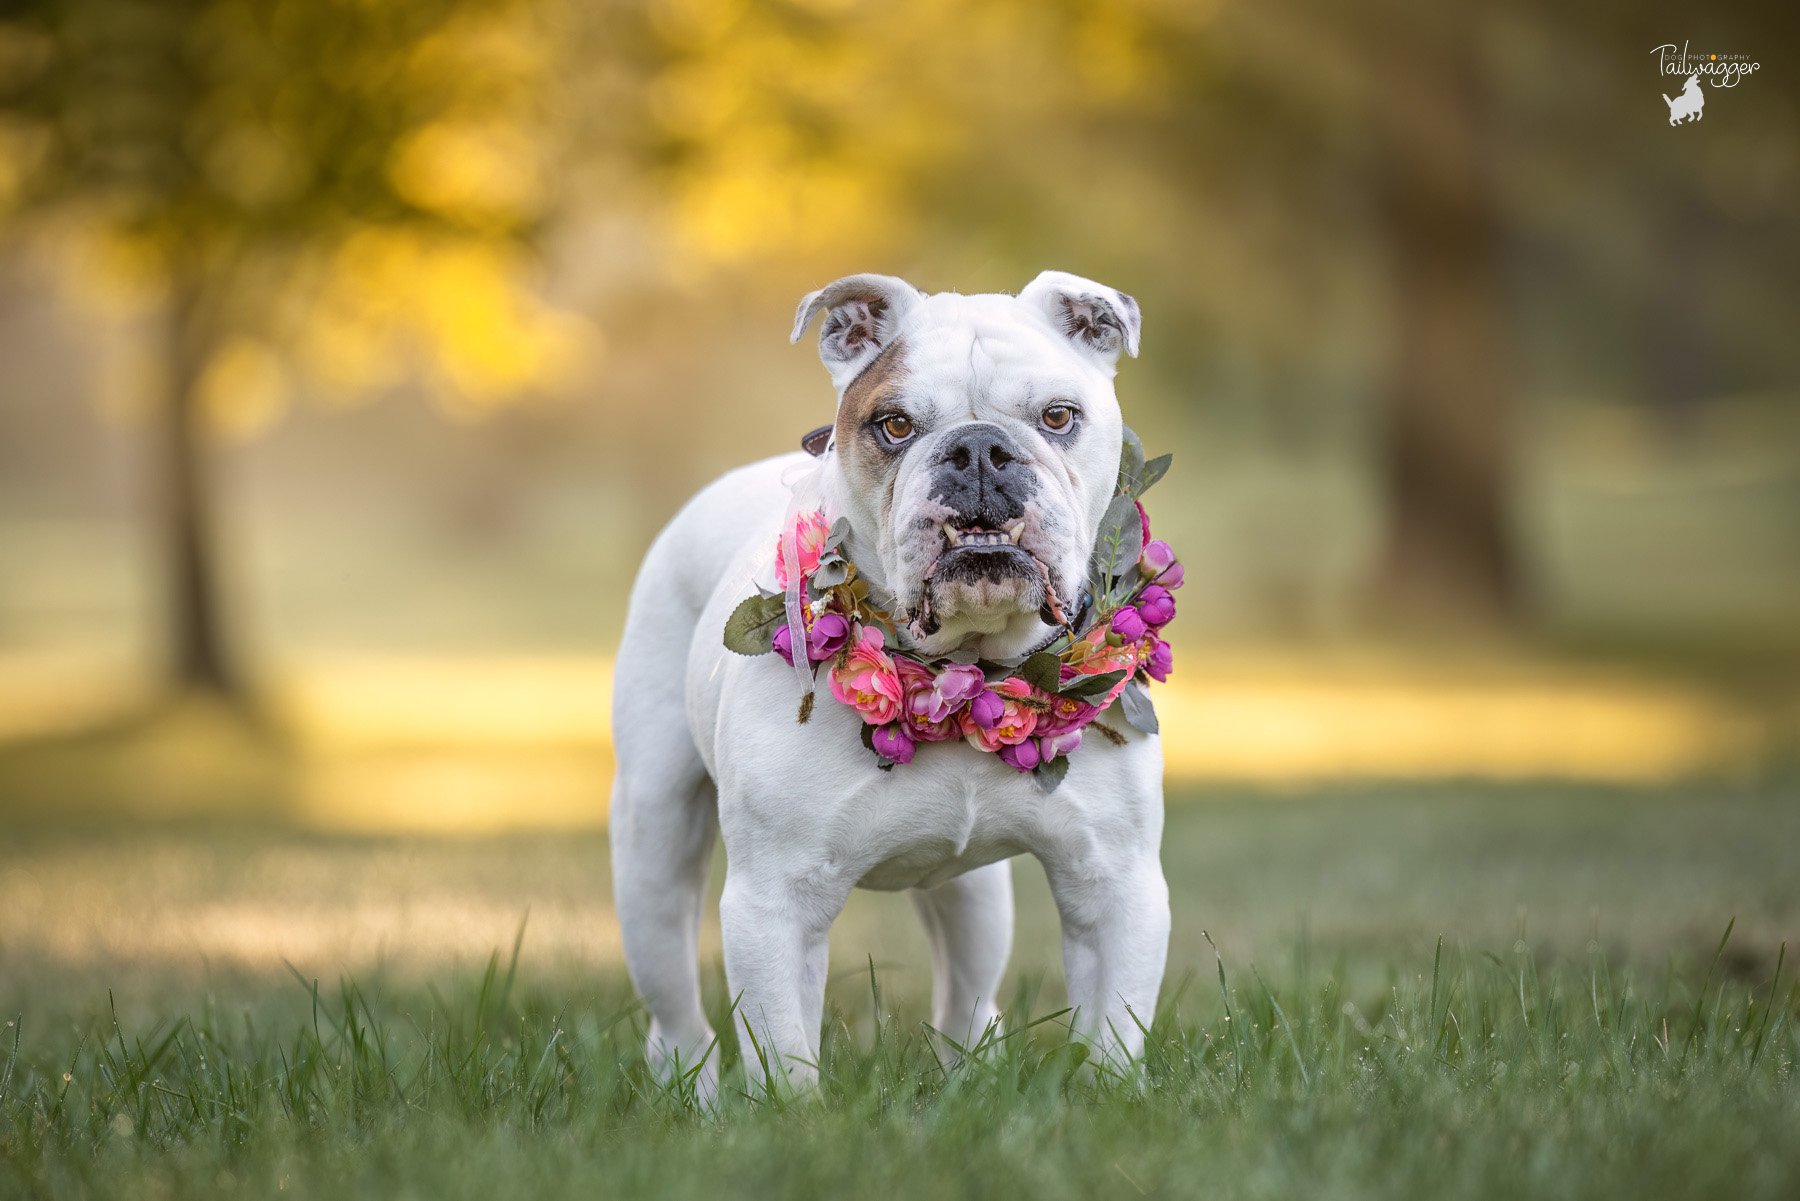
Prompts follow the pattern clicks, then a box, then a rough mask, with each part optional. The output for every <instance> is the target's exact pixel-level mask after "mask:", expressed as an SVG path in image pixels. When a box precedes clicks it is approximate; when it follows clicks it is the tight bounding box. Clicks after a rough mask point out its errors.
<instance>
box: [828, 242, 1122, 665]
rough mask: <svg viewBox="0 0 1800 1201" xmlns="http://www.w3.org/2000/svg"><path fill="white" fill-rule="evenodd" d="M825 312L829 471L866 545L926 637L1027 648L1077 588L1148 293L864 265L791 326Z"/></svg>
mask: <svg viewBox="0 0 1800 1201" xmlns="http://www.w3.org/2000/svg"><path fill="white" fill-rule="evenodd" d="M821 311H822V312H824V313H825V321H824V324H823V327H822V328H821V330H820V332H819V357H820V359H822V360H823V361H824V363H825V368H826V370H827V371H829V372H830V373H831V379H832V382H833V383H834V384H835V385H836V386H837V390H838V410H837V422H836V424H835V426H834V427H833V429H832V435H831V442H830V444H829V446H828V448H827V449H826V450H825V452H824V454H825V457H826V463H825V471H826V483H825V488H826V494H827V498H828V502H829V503H830V504H831V506H832V507H833V508H835V510H836V511H838V512H840V513H842V514H844V515H846V516H848V517H849V518H850V523H851V528H852V531H853V532H852V536H851V548H850V549H851V553H852V557H853V558H854V559H855V561H856V562H857V564H858V565H859V568H860V569H861V570H862V572H863V573H864V575H865V576H867V577H869V579H870V581H871V583H872V584H873V585H874V586H875V587H876V588H877V589H878V590H880V591H883V592H885V593H886V594H887V597H888V599H889V600H890V602H891V604H892V605H893V609H894V612H895V615H896V617H897V618H898V619H899V620H900V621H901V622H902V623H903V624H906V625H907V626H908V629H909V631H910V633H911V635H912V637H913V638H914V639H915V640H916V641H917V643H918V644H919V646H920V648H921V649H922V650H923V651H924V652H925V653H927V654H933V655H940V654H950V653H952V652H954V651H956V650H958V649H968V648H971V647H973V648H974V649H976V650H978V651H979V652H980V653H981V654H982V655H984V656H987V657H989V658H1003V657H1006V656H1009V655H1015V654H1019V653H1022V652H1023V651H1026V650H1029V649H1030V648H1031V647H1032V646H1033V645H1035V644H1036V643H1038V642H1040V641H1042V640H1043V639H1044V638H1045V637H1046V636H1047V634H1048V632H1049V624H1050V622H1051V621H1053V620H1054V619H1055V618H1056V617H1057V616H1058V615H1059V614H1067V616H1068V617H1069V618H1071V619H1072V618H1073V617H1074V616H1075V613H1076V609H1077V607H1078V606H1079V604H1080V601H1081V593H1082V589H1083V585H1084V582H1085V580H1086V578H1087V563H1088V557H1089V554H1090V553H1091V551H1092V549H1093V544H1094V537H1095V533H1096V531H1097V529H1098V527H1099V524H1100V519H1101V516H1102V515H1103V514H1104V513H1105V511H1106V506H1107V503H1108V502H1109V501H1110V500H1111V498H1112V495H1113V492H1114V490H1115V485H1116V482H1117V476H1118V466H1119V450H1120V438H1121V428H1122V422H1121V419H1120V415H1119V402H1118V398H1117V397H1116V396H1115V395H1114V393H1113V383H1112V381H1113V375H1114V373H1115V370H1116V367H1117V363H1118V359H1119V354H1120V352H1121V351H1125V352H1128V353H1130V354H1131V355H1133V356H1135V355H1136V354H1137V352H1138V329H1139V324H1140V323H1139V318H1138V307H1137V302H1136V301H1134V300H1132V298H1131V297H1129V296H1127V295H1126V294H1125V293H1123V292H1119V291H1116V290H1115V289H1113V288H1109V287H1106V286H1105V285H1103V284H1097V283H1094V282H1093V281H1092V280H1087V279H1081V278H1079V277H1078V276H1074V275H1068V274H1066V273H1064V272H1061V271H1046V272H1044V273H1043V274H1042V275H1040V276H1038V277H1037V278H1036V279H1035V280H1033V281H1032V282H1031V283H1030V285H1029V286H1027V287H1026V288H1025V290H1024V291H1023V292H1021V293H1020V294H1019V295H1017V296H1007V295H977V296H962V295H958V294H956V293H948V292H946V293H939V294H937V295H935V296H927V295H925V294H924V293H922V292H920V291H919V290H918V289H917V288H915V287H913V286H912V285H911V284H909V283H907V282H906V281H905V280H902V279H896V278H894V277H892V276H887V275H851V276H846V277H845V278H843V279H840V280H838V281H837V282H836V283H833V284H831V285H829V286H828V287H825V288H822V289H820V290H819V291H817V292H814V293H812V294H811V295H809V296H807V297H806V298H805V299H804V300H802V301H801V302H800V309H799V312H798V314H797V315H796V317H795V320H794V333H793V338H794V340H795V341H798V340H799V338H800V336H801V335H802V334H803V333H805V332H806V328H807V326H808V325H809V324H810V323H811V321H812V319H813V317H814V315H815V314H817V313H819V312H821ZM1047 619H1048V620H1047Z"/></svg>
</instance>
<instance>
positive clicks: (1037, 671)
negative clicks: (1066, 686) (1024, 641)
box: [1018, 651, 1062, 693]
mask: <svg viewBox="0 0 1800 1201" xmlns="http://www.w3.org/2000/svg"><path fill="white" fill-rule="evenodd" d="M1018 675H1019V678H1020V679H1022V680H1024V681H1025V682H1026V683H1027V684H1030V685H1032V686H1033V687H1035V688H1038V689H1040V690H1042V691H1044V692H1050V693H1054V692H1056V691H1057V690H1058V689H1059V688H1061V687H1062V659H1061V658H1059V657H1058V656H1056V655H1053V654H1051V653H1050V652H1049V651H1039V652H1038V653H1037V654H1035V655H1031V656H1029V657H1028V658H1027V659H1026V660H1025V662H1023V663H1021V664H1019V671H1018Z"/></svg>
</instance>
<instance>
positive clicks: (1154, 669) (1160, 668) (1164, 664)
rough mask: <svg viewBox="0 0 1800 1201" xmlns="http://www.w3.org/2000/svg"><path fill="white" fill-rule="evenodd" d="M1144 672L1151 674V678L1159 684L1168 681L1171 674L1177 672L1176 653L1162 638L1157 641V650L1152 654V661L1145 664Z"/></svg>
mask: <svg viewBox="0 0 1800 1201" xmlns="http://www.w3.org/2000/svg"><path fill="white" fill-rule="evenodd" d="M1144 670H1145V671H1147V672H1149V673H1150V678H1151V679H1152V680H1155V681H1156V682H1157V683H1159V684H1160V683H1162V682H1163V681H1164V680H1166V679H1168V678H1169V673H1170V672H1171V671H1174V670H1175V652H1174V650H1173V649H1171V648H1170V646H1169V644H1168V643H1166V642H1164V641H1163V640H1162V639H1161V638H1158V639H1157V640H1156V649H1154V650H1152V651H1151V652H1150V661H1149V662H1148V663H1146V664H1144Z"/></svg>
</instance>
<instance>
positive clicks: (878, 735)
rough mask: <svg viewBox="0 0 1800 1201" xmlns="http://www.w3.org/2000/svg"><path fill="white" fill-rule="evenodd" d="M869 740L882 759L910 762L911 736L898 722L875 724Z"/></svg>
mask: <svg viewBox="0 0 1800 1201" xmlns="http://www.w3.org/2000/svg"><path fill="white" fill-rule="evenodd" d="M869 741H870V742H872V743H874V745H875V753H876V754H877V755H880V756H881V757H882V758H884V759H892V760H893V761H894V762H895V763H902V764H905V763H911V762H912V757H913V740H912V736H911V735H910V734H908V733H907V732H906V727H905V726H902V725H900V724H899V723H898V722H894V723H890V724H888V725H885V726H877V727H876V729H875V733H874V735H873V736H872V737H871V738H870V740H869Z"/></svg>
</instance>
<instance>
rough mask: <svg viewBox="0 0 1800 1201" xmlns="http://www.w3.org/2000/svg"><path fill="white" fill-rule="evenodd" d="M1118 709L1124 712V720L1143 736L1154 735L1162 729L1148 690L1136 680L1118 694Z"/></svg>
mask: <svg viewBox="0 0 1800 1201" xmlns="http://www.w3.org/2000/svg"><path fill="white" fill-rule="evenodd" d="M1119 707H1120V708H1121V709H1123V710H1124V711H1125V720H1126V721H1128V722H1130V723H1131V724H1132V726H1133V727H1134V728H1136V729H1138V730H1141V731H1143V732H1144V733H1145V734H1155V733H1157V732H1159V731H1160V730H1161V729H1162V726H1161V724H1160V723H1158V722H1157V720H1156V705H1155V704H1154V703H1152V702H1151V700H1150V690H1149V689H1148V688H1146V687H1144V686H1143V684H1141V683H1140V682H1138V681H1137V680H1133V681H1132V682H1131V683H1129V684H1127V685H1125V691H1124V692H1121V693H1120V694H1119Z"/></svg>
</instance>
